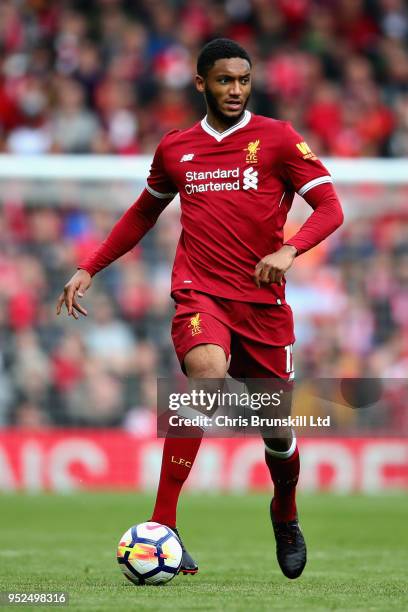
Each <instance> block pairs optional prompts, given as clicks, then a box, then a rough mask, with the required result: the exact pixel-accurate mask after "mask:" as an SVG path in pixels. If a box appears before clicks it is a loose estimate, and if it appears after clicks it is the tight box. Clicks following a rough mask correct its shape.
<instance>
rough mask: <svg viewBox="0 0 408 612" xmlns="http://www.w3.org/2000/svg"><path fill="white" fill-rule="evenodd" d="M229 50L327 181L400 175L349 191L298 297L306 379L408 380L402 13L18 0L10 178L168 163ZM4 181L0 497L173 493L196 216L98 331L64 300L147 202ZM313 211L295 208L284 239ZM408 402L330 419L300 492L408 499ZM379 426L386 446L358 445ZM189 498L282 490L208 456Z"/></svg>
mask: <svg viewBox="0 0 408 612" xmlns="http://www.w3.org/2000/svg"><path fill="white" fill-rule="evenodd" d="M215 36H227V37H231V38H234V39H236V40H237V41H239V42H241V43H242V44H243V45H244V46H245V47H246V48H247V49H248V51H249V52H250V54H251V56H252V57H253V60H254V65H255V68H254V90H253V95H252V99H251V104H250V108H251V110H253V111H254V112H257V113H261V114H265V115H269V116H274V117H277V118H280V119H286V120H290V121H291V122H292V123H293V125H294V126H295V128H296V129H297V130H298V131H300V132H301V133H302V135H303V136H304V137H305V140H306V141H307V142H308V144H309V145H310V146H311V148H312V149H313V150H314V151H315V152H316V153H317V154H318V155H319V156H321V157H323V158H324V159H325V161H326V163H327V165H328V167H329V168H332V165H331V163H332V164H333V167H334V165H335V163H338V161H339V158H345V159H347V160H349V161H348V164H349V165H348V168H350V173H352V172H353V171H354V172H357V173H358V166H357V165H356V164H357V162H358V161H359V160H361V159H362V158H366V157H369V158H388V159H387V160H386V161H384V165H381V166H380V167H379V168H380V169H379V173H380V180H379V178H378V175H377V176H376V177H375V180H374V177H373V180H372V181H370V180H366V181H365V182H361V181H360V182H358V183H356V184H355V185H354V184H353V183H348V184H346V185H341V184H339V185H338V188H339V193H340V195H341V199H342V202H343V204H344V207H345V211H346V222H345V224H344V226H343V227H342V228H341V230H340V231H338V232H336V234H335V235H334V236H333V237H331V238H330V239H329V240H328V241H327V242H325V243H324V244H323V245H321V246H320V247H318V248H316V249H314V250H313V251H312V252H310V253H309V254H306V255H303V256H302V257H301V258H299V260H297V261H296V265H295V266H294V268H293V270H291V272H290V274H289V275H288V280H289V287H288V300H289V302H290V303H291V304H292V305H293V308H294V311H295V317H296V334H297V343H296V352H295V361H296V371H297V375H298V376H299V377H302V376H306V377H308V378H313V377H315V378H318V377H323V378H342V377H355V378H359V377H371V378H383V379H392V378H400V379H404V377H406V374H407V371H408V348H407V347H408V204H407V202H408V200H407V195H408V179H407V178H406V179H405V182H404V180H399V181H397V183H395V184H388V182H387V171H388V170H389V171H391V170H392V168H393V167H394V164H397V163H401V161H403V158H404V156H407V154H408V43H407V41H408V10H407V6H406V3H405V2H403V0H376V1H374V0H371V1H370V0H368V1H366V2H363V1H361V0H337V1H336V0H328V1H325V2H313V1H311V0H276V1H275V2H273V1H272V0H252V1H250V0H228V1H227V2H214V1H208V0H206V1H205V2H204V0H194V1H192V2H182V1H174V2H161V1H154V0H153V1H148V0H145V1H140V2H131V1H122V0H99V1H97V0H95V1H93V2H92V1H87V2H81V1H77V2H75V1H67V0H65V1H64V2H51V1H47V0H31V1H30V0H26V1H6V0H5V1H3V2H2V3H1V6H0V69H1V73H0V151H1V152H2V154H3V155H4V156H6V155H7V156H10V155H12V156H14V157H11V158H10V157H3V156H2V157H1V158H0V169H1V166H2V165H3V168H5V167H6V164H11V166H10V167H13V169H16V168H23V170H24V169H25V170H30V167H31V168H32V167H34V166H33V164H34V162H33V158H32V157H31V158H30V161H29V162H27V159H28V158H27V157H26V156H27V155H30V156H35V158H36V164H37V167H38V166H41V164H42V163H43V164H44V167H45V169H46V168H48V167H52V161H50V158H49V157H45V155H51V156H54V158H55V159H57V158H58V159H59V157H60V155H61V154H70V155H73V156H74V157H77V159H78V160H79V161H78V162H75V161H73V158H70V161H68V162H67V163H68V164H70V167H71V168H73V169H74V173H75V168H77V167H78V168H79V167H80V166H81V164H82V161H81V160H82V159H83V158H82V157H81V158H80V157H79V156H80V155H84V154H85V155H88V154H91V155H94V156H96V163H98V160H101V162H100V163H102V162H103V159H104V158H105V157H106V156H108V155H113V156H115V159H117V164H118V166H119V164H120V163H121V161H123V159H124V158H126V159H129V160H130V162H131V163H134V164H135V168H136V166H137V164H138V163H139V161H140V160H139V158H138V157H137V158H134V157H132V156H139V155H147V156H151V154H152V152H153V151H154V148H155V146H156V145H157V143H158V141H159V139H160V137H161V136H162V135H163V134H164V133H165V132H166V131H168V130H169V129H173V128H176V127H180V128H183V127H186V126H188V125H190V124H191V123H192V122H194V121H197V120H198V119H200V118H201V117H202V115H203V111H204V108H203V102H202V100H201V98H200V97H199V96H198V94H196V93H195V91H194V88H193V85H192V76H193V74H194V62H195V57H196V55H197V51H198V50H199V49H200V47H201V46H202V45H203V44H204V43H205V42H206V41H208V40H209V39H211V38H213V37H215ZM332 158H336V161H333V162H331V159H332ZM397 158H398V159H399V161H398V160H397ZM109 159H110V158H109ZM141 159H142V158H141ZM143 159H145V158H143ZM41 160H44V161H43V162H41ZM354 160H355V162H356V164H354ZM393 160H395V161H393ZM30 164H31V166H30ZM113 164H115V161H114V162H113ZM385 164H388V165H385ZM356 168H357V170H356ZM43 169H44V168H43ZM5 174H7V172H6V171H4V172H3V173H2V177H1V181H0V186H1V193H0V200H1V208H0V228H1V229H0V234H1V243H0V425H1V427H2V430H1V431H0V443H1V446H0V450H1V453H0V454H1V462H2V466H3V469H2V477H1V484H0V486H1V488H2V489H4V490H7V489H10V490H12V489H15V488H20V487H22V488H28V489H30V490H42V489H44V488H51V489H57V490H69V489H71V488H78V487H80V488H81V487H110V488H112V487H117V486H119V487H124V488H133V489H134V488H139V489H150V488H154V485H155V477H156V476H157V474H158V469H159V466H160V447H161V443H160V442H157V441H156V440H155V404H156V379H157V376H174V377H178V376H180V373H179V366H178V363H177V362H176V359H175V355H174V352H173V348H172V346H171V341H170V334H169V322H170V319H171V316H172V312H173V305H172V302H171V300H170V298H169V281H170V270H171V262H172V258H173V253H174V249H175V245H176V241H177V238H178V234H179V225H178V214H179V210H178V205H177V203H173V204H172V205H171V206H170V207H169V209H168V210H167V211H166V212H165V213H164V214H163V215H162V217H161V218H160V220H159V222H158V224H157V226H156V228H155V229H154V230H153V231H152V232H150V233H149V235H148V236H147V237H146V238H145V239H144V240H143V241H142V243H141V245H140V246H139V247H138V248H136V249H135V250H134V251H132V252H131V253H129V254H127V255H126V256H125V257H124V258H123V259H121V260H120V261H119V262H117V263H115V264H113V265H112V266H111V267H110V268H109V269H107V270H106V271H104V272H103V273H100V274H99V275H98V276H97V277H96V278H95V279H94V284H93V287H92V289H91V290H90V292H89V293H88V294H87V296H86V298H85V301H86V306H87V308H88V311H89V316H88V319H86V320H81V321H79V322H75V321H73V320H71V319H68V318H62V317H60V318H58V319H57V318H56V316H55V300H56V297H57V296H58V294H59V293H60V291H61V289H62V287H63V285H64V283H65V282H66V281H67V280H68V278H70V276H71V275H72V273H73V271H74V269H75V267H76V264H77V262H78V261H79V260H80V259H81V258H82V257H83V256H84V255H85V254H86V253H88V252H89V251H91V250H92V249H93V248H94V247H95V246H96V245H97V244H98V243H99V242H100V241H101V239H103V237H104V236H105V235H106V233H107V232H108V231H109V229H110V228H111V226H112V225H113V223H114V221H115V220H116V219H117V218H118V216H119V215H120V214H121V212H122V210H123V209H124V208H126V207H127V206H128V205H129V204H130V203H131V202H132V200H133V199H135V198H136V197H137V195H138V193H139V190H140V185H139V184H137V185H136V184H132V183H131V182H129V181H123V182H122V183H120V182H119V183H117V182H116V183H115V184H110V183H109V182H108V183H107V184H104V183H103V180H102V178H103V176H102V177H101V180H100V181H96V182H94V183H91V184H89V183H87V182H86V181H81V180H80V179H78V180H76V179H75V177H74V178H71V179H70V180H69V181H64V182H62V183H60V182H58V180H57V181H56V180H55V179H49V180H47V181H45V182H44V181H42V182H41V181H40V182H39V181H36V180H34V179H33V178H32V177H31V179H30V180H28V179H21V181H18V180H13V181H7V176H4V175H5ZM405 174H406V173H405ZM381 179H384V182H382V181H381ZM101 185H102V187H101ZM306 208H307V206H305V205H304V204H302V203H301V202H299V201H298V202H297V203H296V206H295V213H294V216H293V217H292V219H291V222H290V224H289V226H288V228H287V235H289V234H290V233H291V232H292V231H293V230H294V228H295V227H296V226H297V225H298V224H299V223H300V222H301V220H302V218H303V216H304V214H306V213H307V210H306ZM404 393H405V395H406V384H405V382H403V383H401V389H400V390H399V391H398V392H397V393H394V396H393V398H392V402H391V404H390V409H389V410H386V411H384V412H383V413H382V415H381V418H379V419H377V420H374V421H373V422H371V421H370V422H369V423H368V424H367V422H366V419H365V418H364V413H362V412H359V411H352V410H345V409H344V406H332V408H331V414H332V423H333V427H332V431H331V433H333V434H337V436H338V437H337V438H336V440H332V441H330V442H328V441H327V440H322V439H320V440H316V441H313V440H311V439H307V440H305V441H304V454H303V456H304V469H303V475H302V486H303V487H304V488H306V489H312V490H315V489H324V488H327V489H331V490H336V491H353V490H365V491H375V490H382V489H383V488H388V487H400V488H401V487H402V488H406V487H408V451H407V444H406V439H405V438H404V437H403V436H405V435H406V433H407V428H408V417H407V411H406V404H405V401H404ZM311 409H312V408H311ZM367 425H369V427H370V436H371V437H370V438H367V437H365V438H360V439H358V438H357V439H356V438H355V437H354V439H353V440H349V439H346V438H345V437H344V431H346V432H347V434H350V433H351V434H352V435H354V436H356V435H358V432H359V431H362V429H361V428H362V427H367ZM72 428H75V429H72ZM359 428H360V429H359ZM395 435H399V436H400V437H399V438H398V439H396V438H390V436H395ZM339 436H340V437H339ZM372 436H378V437H372ZM327 444H329V446H327ZM328 448H329V451H330V452H329V453H328V452H327V449H328ZM243 462H246V465H247V466H248V467H247V470H246V471H243V470H242V465H243ZM373 474H374V475H373ZM216 475H218V476H217V478H216ZM189 486H190V487H191V488H201V489H214V490H216V489H224V488H225V489H229V490H246V489H248V488H252V487H258V488H268V487H269V481H268V477H267V474H266V470H265V468H264V466H263V463H262V448H261V445H260V443H259V442H254V441H246V442H245V443H242V444H238V443H236V442H235V441H232V442H226V443H220V442H217V441H210V442H209V443H208V444H207V446H206V447H205V448H204V449H203V452H202V458H201V459H199V460H198V466H197V467H196V468H195V472H194V475H193V474H192V480H191V483H189Z"/></svg>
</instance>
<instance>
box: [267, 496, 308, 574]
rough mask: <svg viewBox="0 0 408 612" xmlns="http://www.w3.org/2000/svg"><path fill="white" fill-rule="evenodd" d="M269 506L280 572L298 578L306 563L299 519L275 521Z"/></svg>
mask: <svg viewBox="0 0 408 612" xmlns="http://www.w3.org/2000/svg"><path fill="white" fill-rule="evenodd" d="M272 502H273V500H272V501H271V507H270V513H271V521H272V527H273V531H274V533H275V539H276V557H277V559H278V563H279V566H280V568H281V570H282V572H283V573H284V574H285V576H286V577H287V578H291V579H294V578H299V576H300V574H301V573H302V572H303V569H304V567H305V565H306V543H305V539H304V537H303V533H302V530H301V529H300V526H299V521H298V518H297V516H296V518H295V520H293V521H288V522H287V523H285V522H278V521H275V519H274V516H273V510H272Z"/></svg>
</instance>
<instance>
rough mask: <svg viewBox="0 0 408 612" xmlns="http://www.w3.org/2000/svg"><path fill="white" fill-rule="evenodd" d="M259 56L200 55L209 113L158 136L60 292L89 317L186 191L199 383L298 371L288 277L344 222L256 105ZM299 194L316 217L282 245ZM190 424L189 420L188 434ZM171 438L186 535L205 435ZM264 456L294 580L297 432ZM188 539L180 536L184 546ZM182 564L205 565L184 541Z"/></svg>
mask: <svg viewBox="0 0 408 612" xmlns="http://www.w3.org/2000/svg"><path fill="white" fill-rule="evenodd" d="M251 68H252V64H251V59H250V57H249V55H248V54H247V52H246V51H245V50H244V49H243V48H242V47H241V46H240V45H238V44H237V43H235V42H234V41H231V40H228V39H215V40H213V41H211V42H210V43H208V44H207V45H206V46H205V47H204V48H203V49H202V51H201V52H200V54H199V57H198V61H197V75H196V77H195V82H196V87H197V89H198V91H200V92H201V93H202V94H203V95H204V98H205V102H206V107H207V115H206V116H205V117H204V119H202V121H200V122H198V123H197V124H196V125H193V126H192V127H191V128H189V129H185V130H174V131H172V132H170V133H168V134H167V135H165V136H164V138H163V139H162V140H161V142H160V143H159V145H158V147H157V150H156V153H155V155H154V159H153V163H152V166H151V170H150V174H149V176H148V178H147V183H146V188H145V189H144V191H143V192H142V194H141V195H140V197H139V198H138V200H137V201H136V202H135V203H134V204H133V205H132V206H131V207H130V208H129V209H128V211H127V212H126V213H125V214H124V215H123V216H122V218H121V219H120V220H119V221H118V223H117V224H116V225H115V226H114V228H113V229H112V231H111V233H110V234H109V236H108V237H107V238H106V240H105V241H104V242H103V243H102V244H101V246H100V247H99V248H98V249H97V250H96V251H95V253H93V254H92V255H91V256H90V257H88V258H87V259H86V260H85V261H83V262H81V263H80V265H79V269H78V271H77V272H76V274H75V275H74V276H73V277H72V279H71V280H70V281H69V282H68V283H67V284H66V285H65V288H64V291H63V293H62V294H61V296H60V297H59V299H58V304H57V313H58V314H59V313H60V312H61V308H62V305H63V304H65V306H66V308H67V311H68V314H69V315H72V316H74V317H75V318H78V315H79V314H84V315H86V314H87V313H86V310H85V308H84V307H83V306H82V305H81V304H80V303H79V301H78V297H82V296H83V294H84V292H85V291H86V290H87V289H88V288H89V287H90V285H91V278H92V276H93V275H94V274H96V273H97V272H98V271H99V270H101V269H103V268H105V267H106V266H107V265H109V264H110V263H111V262H113V261H115V260H116V259H117V258H118V257H120V256H121V255H123V254H124V253H126V252H127V251H129V250H130V249H132V248H133V247H134V246H135V245H136V244H137V243H138V242H139V240H140V239H141V238H142V237H143V236H144V235H145V233H146V232H147V231H148V230H149V229H150V228H151V227H152V226H153V225H154V223H155V222H156V220H157V218H158V216H159V215H160V213H161V212H162V211H163V210H164V208H165V207H166V206H167V205H168V204H169V203H170V202H171V200H172V199H173V198H174V197H175V195H176V194H178V195H179V197H180V203H181V228H182V229H181V235H180V240H179V243H178V246H177V251H176V256H175V261H174V266H173V272H172V289H171V292H172V297H173V299H174V301H175V307H176V313H175V316H174V319H173V323H172V338H173V343H174V347H175V350H176V353H177V356H178V359H179V361H180V365H181V367H182V369H183V371H184V372H185V373H186V374H187V376H188V377H190V378H192V379H223V378H224V377H225V376H226V374H227V373H229V374H230V375H231V376H233V377H236V378H251V379H266V378H278V379H281V380H282V379H283V380H284V381H291V380H292V379H293V378H294V366H293V350H292V349H293V343H294V341H295V336H294V326H293V317H292V311H291V309H290V306H289V305H288V304H287V303H286V299H285V282H286V280H285V273H286V272H287V270H289V268H290V267H291V266H292V264H293V262H294V261H295V258H296V257H297V256H299V255H301V254H302V253H303V252H305V251H307V250H309V249H311V248H312V247H314V246H315V245H317V244H318V243H319V242H321V241H322V240H324V239H325V238H327V236H329V235H330V234H331V233H332V232H333V231H334V230H335V229H336V228H337V227H339V225H341V223H342V220H343V215H342V210H341V206H340V203H339V201H338V199H337V196H336V193H335V191H334V188H333V185H332V178H331V176H330V174H329V172H328V170H327V169H326V168H325V167H324V166H323V164H322V163H321V162H320V161H319V160H318V159H317V157H316V156H315V155H314V153H313V152H312V151H311V150H310V148H309V146H308V145H307V143H306V142H305V141H304V139H303V138H302V136H301V135H299V134H298V133H297V132H296V131H295V130H294V129H293V128H292V127H291V125H290V124H289V123H287V122H284V121H278V120H275V119H270V118H267V117H262V116H259V115H255V114H253V113H251V112H250V111H249V110H248V109H247V108H246V106H247V104H248V101H249V96H250V90H251ZM295 193H298V194H299V195H300V196H303V198H304V199H305V200H306V201H307V203H308V204H309V205H310V206H311V208H312V211H313V212H312V214H311V215H310V216H309V218H308V219H307V221H306V222H305V223H304V224H303V225H302V227H301V228H300V229H299V231H298V232H297V233H296V234H295V235H294V236H292V237H290V238H289V239H288V240H286V241H284V234H283V232H284V225H285V222H286V218H287V214H288V211H289V210H290V207H291V205H292V201H293V198H294V195H295ZM179 429H180V428H179ZM195 429H196V431H194V435H192V430H191V428H190V429H189V428H186V431H185V433H186V435H185V437H180V432H178V435H177V437H175V435H174V434H173V435H172V431H171V429H170V430H169V432H168V435H167V437H166V439H165V442H164V447H163V459H162V468H161V473H160V481H159V487H158V492H157V497H156V503H155V507H154V510H153V514H152V517H151V520H152V521H156V522H159V523H162V524H165V525H168V526H169V527H171V528H172V529H173V530H175V531H176V533H177V535H179V534H178V531H177V523H176V510H177V503H178V499H179V495H180V492H181V489H182V486H183V483H184V482H185V480H186V479H187V477H188V474H189V472H190V470H191V467H192V465H193V463H194V460H195V457H196V455H197V453H198V450H199V447H200V443H201V440H202V437H203V431H201V430H200V429H199V428H195ZM264 442H265V461H266V464H267V466H268V468H269V471H270V474H271V478H272V481H273V484H274V496H273V498H272V500H271V505H270V517H271V521H272V527H273V531H274V534H275V539H276V552H277V558H278V562H279V565H280V567H281V569H282V572H283V573H284V574H285V576H287V577H288V578H297V577H298V576H300V574H301V573H302V571H303V569H304V567H305V564H306V544H305V540H304V537H303V534H302V531H301V529H300V526H299V522H298V513H297V507H296V499H295V494H296V485H297V482H298V477H299V469H300V462H299V452H298V449H297V444H296V437H295V434H294V432H293V431H292V430H291V429H288V431H287V432H286V434H285V435H284V436H280V437H276V438H272V437H269V436H268V437H266V436H264ZM181 543H182V541H181ZM182 547H183V559H182V566H181V570H180V571H181V572H183V573H191V574H194V573H196V572H197V571H198V566H197V563H196V562H195V561H194V559H193V558H192V557H191V555H190V554H189V553H188V552H187V550H186V549H185V547H184V545H183V544H182Z"/></svg>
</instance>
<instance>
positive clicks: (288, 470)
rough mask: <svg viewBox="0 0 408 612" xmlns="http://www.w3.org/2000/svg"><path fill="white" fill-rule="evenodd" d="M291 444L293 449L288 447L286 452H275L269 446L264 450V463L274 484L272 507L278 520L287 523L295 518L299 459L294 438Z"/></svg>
mask: <svg viewBox="0 0 408 612" xmlns="http://www.w3.org/2000/svg"><path fill="white" fill-rule="evenodd" d="M293 446H294V449H293V450H292V449H289V451H287V453H285V452H277V451H274V450H272V449H270V448H269V447H266V450H265V461H266V465H267V466H268V468H269V472H270V474H271V478H272V481H273V484H274V485H275V492H274V499H273V507H272V509H273V513H274V517H275V520H276V521H278V522H285V523H287V522H288V521H293V520H295V518H296V485H297V482H298V479H299V470H300V461H299V451H298V448H297V446H296V440H295V439H294V441H293ZM290 453H291V454H290ZM288 454H290V456H289V457H287V455H288ZM285 455H286V457H285Z"/></svg>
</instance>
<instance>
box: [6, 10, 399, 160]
mask: <svg viewBox="0 0 408 612" xmlns="http://www.w3.org/2000/svg"><path fill="white" fill-rule="evenodd" d="M217 36H225V37H230V38H233V39H235V40H237V41H238V42H240V43H241V44H242V45H243V46H245V48H247V49H248V51H249V53H250V54H251V56H252V58H253V61H254V65H255V68H254V76H253V80H254V91H253V96H252V101H251V109H252V110H253V111H254V112H258V113H261V114H264V115H268V116H275V117H278V118H281V119H287V120H290V121H292V122H293V124H294V126H295V127H296V128H297V129H298V130H299V131H301V132H302V133H303V135H304V136H305V138H306V139H307V140H308V141H309V144H310V145H311V147H312V149H313V150H315V151H316V152H318V153H319V154H320V155H333V156H351V157H353V156H363V155H365V156H405V155H407V154H408V8H407V4H406V2H405V0H225V1H223V2H221V1H218V0H189V1H188V2H187V1H185V0H172V1H169V0H138V1H137V2H135V1H133V0H61V1H59V2H55V1H53V0H2V2H1V3H0V151H5V152H11V153H17V154H24V153H31V154H40V153H47V152H58V153H88V152H93V153H100V154H103V153H117V154H123V155H124V154H134V153H140V152H142V153H143V152H147V153H150V152H151V151H152V150H153V149H154V148H155V146H156V145H157V142H158V140H159V139H160V137H161V136H162V134H163V133H165V132H166V131H168V130H170V129H174V128H176V127H180V128H183V127H186V126H188V125H190V124H191V123H192V122H194V121H196V120H198V119H200V118H201V117H202V116H203V114H204V106H203V102H202V99H201V97H200V96H199V95H198V94H197V93H196V92H195V90H194V87H193V80H192V79H193V75H194V73H195V60H196V56H197V53H198V51H199V49H200V48H201V47H202V45H203V44H205V43H206V42H207V41H209V40H210V39H212V38H214V37H217Z"/></svg>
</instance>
